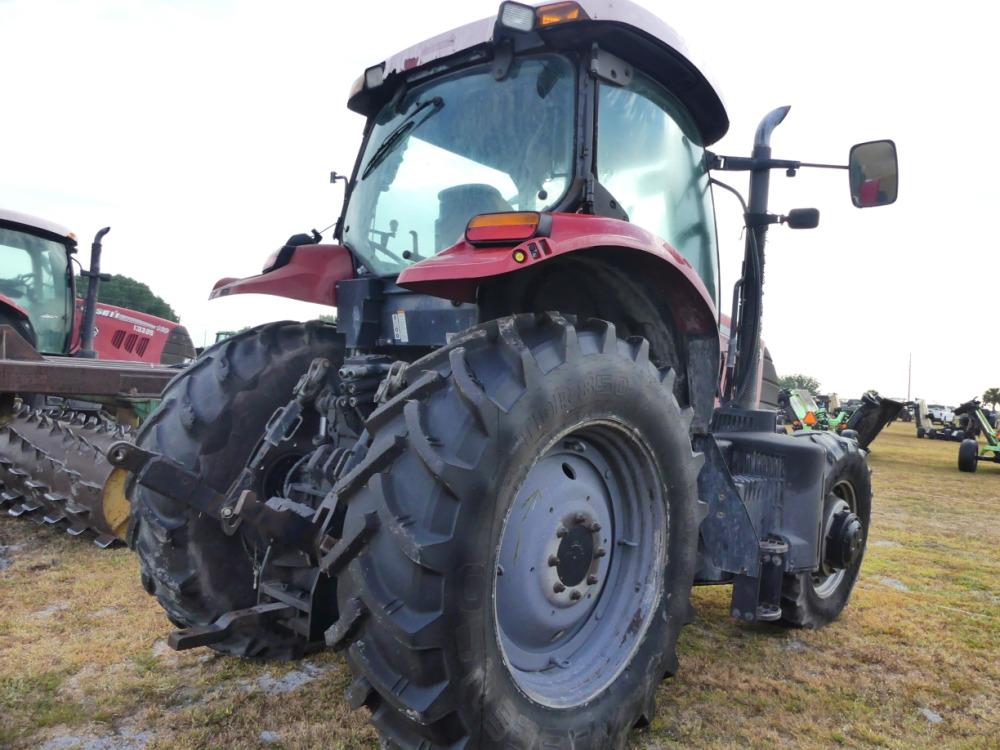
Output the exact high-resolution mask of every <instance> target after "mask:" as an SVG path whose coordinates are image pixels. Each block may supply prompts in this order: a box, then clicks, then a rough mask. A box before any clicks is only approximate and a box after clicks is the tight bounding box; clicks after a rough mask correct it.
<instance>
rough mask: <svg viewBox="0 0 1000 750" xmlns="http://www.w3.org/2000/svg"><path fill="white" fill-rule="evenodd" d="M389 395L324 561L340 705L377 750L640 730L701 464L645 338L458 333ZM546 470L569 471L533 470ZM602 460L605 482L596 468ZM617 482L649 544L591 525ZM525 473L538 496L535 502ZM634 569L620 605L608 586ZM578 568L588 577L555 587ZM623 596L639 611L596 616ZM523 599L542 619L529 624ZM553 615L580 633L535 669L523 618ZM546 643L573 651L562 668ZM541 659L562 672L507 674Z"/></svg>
mask: <svg viewBox="0 0 1000 750" xmlns="http://www.w3.org/2000/svg"><path fill="white" fill-rule="evenodd" d="M407 382H408V383H409V386H408V388H407V389H406V390H405V391H404V392H402V393H401V394H399V395H398V396H397V397H395V398H394V399H393V400H392V401H390V402H389V403H388V404H386V405H384V406H382V407H380V408H379V409H378V410H377V411H376V412H375V413H374V414H373V415H372V416H371V417H370V418H369V420H368V423H367V429H368V431H369V434H370V439H371V442H370V448H369V450H368V454H367V457H366V458H365V459H364V460H362V462H361V463H360V465H359V466H358V467H357V468H356V469H355V472H352V473H358V474H359V477H358V478H357V479H356V480H353V481H351V482H349V483H348V485H347V486H346V487H343V488H341V489H340V490H339V492H340V493H341V494H340V495H339V497H338V501H337V505H338V509H339V508H340V507H342V505H346V511H345V512H346V516H345V520H344V525H343V535H342V540H341V542H339V543H338V546H341V547H342V548H343V549H344V550H345V555H347V556H348V558H349V559H348V560H347V563H346V567H343V568H340V573H339V578H338V601H339V611H340V613H341V618H340V621H339V622H338V623H337V624H336V625H335V626H334V627H333V628H331V630H330V631H329V632H328V633H327V640H328V643H330V644H331V645H333V646H335V647H339V648H346V650H347V659H348V663H349V664H350V667H351V670H352V672H353V674H354V677H355V679H354V682H353V684H352V685H351V687H350V689H349V690H348V699H349V700H350V702H351V704H352V705H354V706H355V707H359V706H361V705H365V706H367V707H368V708H369V709H370V710H371V712H372V722H373V723H374V725H375V727H376V728H377V730H378V732H379V735H380V736H381V738H382V740H383V742H384V743H386V744H385V746H386V747H399V748H418V747H419V748H425V749H426V750H434V749H439V748H458V747H467V748H473V747H474V748H483V749H490V748H501V747H502V748H515V747H516V748H527V747H546V748H554V749H556V748H567V749H568V748H574V749H575V750H610V749H611V748H621V747H623V746H624V744H625V741H626V739H625V738H626V736H627V734H628V732H629V730H630V729H631V728H632V727H633V726H635V725H636V724H637V723H641V722H648V721H650V720H651V719H652V714H653V707H654V700H655V697H654V693H655V690H656V686H657V685H658V684H659V682H660V680H661V679H662V678H663V677H664V676H665V675H667V674H671V673H673V672H674V671H675V670H676V667H677V661H676V654H675V644H676V641H677V636H678V634H679V632H680V629H681V627H682V626H683V625H684V624H685V623H686V622H687V621H688V620H689V619H690V617H691V605H690V602H689V594H690V590H691V586H692V583H693V579H694V573H695V561H696V544H697V538H698V525H699V523H700V520H701V518H702V516H703V515H704V510H703V509H704V506H703V504H702V503H700V502H699V501H698V499H697V487H696V480H697V474H698V470H699V467H700V465H701V459H700V458H699V457H698V456H697V455H695V454H693V453H692V451H691V441H690V437H689V433H688V426H689V424H690V419H691V412H690V410H681V409H680V408H679V406H678V405H677V401H676V399H675V398H674V395H673V391H672V385H673V376H672V374H670V373H669V371H668V372H667V373H665V374H663V375H661V373H659V372H658V371H657V369H656V368H655V367H654V366H653V365H652V364H651V363H650V362H649V360H648V344H647V343H646V342H645V341H644V340H642V339H630V340H629V341H627V342H626V341H622V340H620V339H618V338H617V336H616V334H615V329H614V326H612V325H611V324H609V323H606V322H604V321H597V320H591V321H588V322H587V323H585V324H582V325H580V326H579V327H576V326H574V325H572V324H570V323H569V322H567V321H566V320H564V319H563V318H562V317H560V316H558V315H556V314H546V315H544V316H534V315H518V316H516V317H513V318H503V319H500V320H498V321H493V322H491V323H487V324H485V325H482V326H479V327H477V328H474V329H471V330H470V331H468V332H466V333H464V334H462V335H460V336H459V337H458V338H456V339H455V340H454V341H452V342H451V343H450V344H449V345H448V346H446V347H444V348H443V349H440V350H438V351H436V352H434V353H432V354H430V355H429V356H427V357H425V358H424V359H422V360H420V361H418V362H416V363H414V364H413V365H411V366H410V368H409V369H408V371H407ZM626 446H632V447H633V448H635V450H641V451H643V452H642V454H641V455H643V456H645V460H644V461H643V462H635V461H632V460H631V459H630V458H629V456H631V455H639V454H632V453H629V450H630V449H628V448H626ZM647 449H648V450H647ZM554 452H555V453H559V454H560V456H562V454H565V456H564V457H559V458H557V459H556V462H555V463H550V464H546V462H548V461H550V459H551V458H552V456H554V455H555V453H554ZM600 460H606V461H607V463H606V466H607V467H608V468H607V471H606V472H601V471H599V470H598V471H595V470H594V469H595V467H596V466H598V461H600ZM560 462H561V463H562V468H561V469H560V468H559V467H560ZM553 466H554V467H555V471H549V469H551V467H553ZM366 467H370V468H366ZM543 467H547V468H545V471H547V472H548V473H547V474H545V471H543ZM539 472H541V474H539ZM619 472H624V473H625V474H627V475H628V476H630V477H633V479H634V481H633V483H631V484H629V483H628V482H625V483H623V484H622V485H620V489H621V492H622V493H623V495H622V497H626V498H627V499H629V500H628V502H630V503H633V504H632V505H629V506H628V507H640V506H642V507H644V508H656V509H658V511H657V512H658V513H659V514H660V516H658V517H659V518H661V519H662V522H661V523H660V528H657V527H656V522H655V520H654V521H652V522H650V523H647V524H646V525H643V521H642V520H641V517H640V516H639V515H635V516H630V515H629V514H628V513H627V512H625V511H622V512H621V515H617V511H616V512H615V513H616V514H615V515H613V516H612V518H611V519H610V522H609V523H607V524H595V522H594V521H593V520H590V521H589V522H588V521H587V519H589V516H588V514H589V513H592V512H593V513H595V514H598V515H597V516H595V518H597V517H600V513H599V511H600V508H601V507H603V506H602V505H601V503H602V502H603V500H604V497H605V496H604V495H602V494H601V491H600V490H599V489H598V490H597V491H594V490H593V488H600V487H605V488H608V487H612V486H613V481H612V477H614V478H615V481H617V477H618V473H619ZM630 472H631V473H630ZM542 474H544V475H545V476H547V477H548V479H549V480H550V481H548V482H547V483H546V481H543V480H539V482H540V483H539V484H537V485H536V484H535V483H534V481H533V480H532V477H536V478H537V477H540V476H542ZM640 476H641V477H645V478H646V479H640V478H639V477H640ZM602 477H603V479H602ZM647 479H648V480H649V481H650V483H649V484H645V483H644V482H646V481H647ZM605 480H606V481H605ZM664 480H665V481H664ZM647 493H648V495H647ZM592 501H593V502H592ZM608 507H617V506H614V503H612V504H611V505H610V506H608ZM622 507H624V506H622ZM547 511H548V512H547ZM581 518H584V520H582V521H581V520H580V519H581ZM567 519H572V521H569V520H567ZM629 519H631V522H630V521H629ZM560 523H561V524H563V526H562V527H561V528H562V531H561V533H560V527H559V526H558V524H560ZM550 524H555V525H553V526H552V528H551V529H550V528H549V525H550ZM573 524H580V526H579V529H580V533H579V534H577V536H580V539H579V540H577V539H576V537H575V536H574V534H576V532H577V527H576V526H574V525H573ZM566 526H569V527H570V528H569V529H567V528H566ZM512 529H513V530H512ZM539 529H542V530H543V531H544V533H535V532H536V531H539ZM552 529H555V532H554V533H553V534H549V533H548V532H549V531H551V530H552ZM626 533H628V534H629V535H631V536H632V538H626V537H625V534H626ZM511 534H514V535H515V536H511ZM616 534H618V535H619V536H618V538H617V539H616V538H615V537H616ZM550 536H551V537H552V538H551V539H550V538H549V537H550ZM560 539H562V540H563V541H562V542H560V541H559V540H560ZM616 541H617V544H616V543H615V542H616ZM509 544H510V545H512V546H508V545H509ZM564 544H567V545H568V546H567V547H566V550H563V545H564ZM547 545H551V549H550V548H549V547H548V546H547ZM577 545H579V546H577ZM597 545H601V547H604V548H606V549H605V552H604V553H600V549H599V548H598V547H597ZM643 549H646V550H651V551H643ZM511 550H513V552H511ZM581 550H583V552H581ZM554 553H558V555H561V556H562V557H561V558H559V560H560V561H559V562H554V561H553V559H554V558H555V554H554ZM508 554H511V555H512V556H511V557H508V556H507V555H508ZM547 555H550V557H549V558H548V562H547V563H546V559H547V557H546V556H547ZM644 555H646V556H648V561H649V564H648V566H647V567H645V568H642V569H641V570H637V571H633V576H634V577H631V578H629V579H628V580H629V581H630V584H629V585H628V586H625V585H623V584H624V580H619V579H618V578H616V577H615V575H617V574H613V573H612V571H621V570H632V567H631V566H633V562H631V561H634V560H641V559H647V558H646V557H643V556H644ZM536 560H538V561H537V562H536ZM581 560H582V561H583V562H584V563H586V564H589V565H590V567H586V565H583V566H582V567H580V569H579V570H575V569H574V570H570V569H569V567H567V569H566V570H564V569H563V566H564V564H566V563H572V564H573V565H575V564H576V563H577V562H580V561H581ZM529 565H530V566H531V567H529ZM602 566H604V567H603V568H602ZM602 570H603V571H604V572H603V573H602ZM590 575H593V576H594V578H595V583H594V584H591V583H590ZM551 576H558V578H559V581H558V582H562V581H564V580H565V584H566V588H565V589H563V590H559V587H558V586H555V585H554V584H553V583H552V580H555V579H552V580H550V577H551ZM603 576H606V577H603ZM508 581H509V582H512V584H513V589H512V588H511V585H512V584H511V583H507V584H506V585H505V583H506V582H508ZM632 581H645V582H646V583H645V584H643V585H640V584H638V583H636V584H634V588H633V585H632V584H631V582H632ZM584 584H586V585H591V586H592V588H590V589H587V588H586V586H585V585H584ZM605 584H606V585H605ZM520 587H523V601H522V597H518V596H516V595H515V594H516V593H517V591H520V590H521V588H520ZM574 587H577V588H574ZM577 589H580V592H579V593H580V596H577V597H575V598H570V597H569V595H570V594H572V593H573V591H576V590H577ZM633 592H638V593H633ZM562 596H565V597H566V599H567V600H566V601H565V602H563V601H562V600H559V601H556V599H558V597H562ZM593 597H596V598H593ZM631 597H635V598H636V602H638V604H637V605H636V606H635V607H625V606H624V604H623V605H622V606H621V607H620V608H613V607H611V606H610V605H606V604H605V603H604V602H605V600H606V601H609V602H610V601H615V602H618V601H619V600H620V601H622V602H626V601H630V600H631ZM541 599H546V600H550V599H551V600H552V601H553V603H552V604H551V605H546V606H545V607H535V606H534V603H535V602H536V601H540V600H541ZM504 602H506V604H503V605H502V606H501V604H502V603H504ZM573 602H576V604H574V603H573ZM588 602H592V603H588ZM550 606H551V610H552V612H551V616H552V617H555V616H556V614H557V611H558V614H559V616H560V617H561V616H562V615H563V614H564V613H570V614H571V615H572V616H574V617H578V618H579V619H578V620H575V621H574V622H575V624H573V625H571V626H570V627H567V628H565V629H559V630H557V632H555V634H554V635H553V637H552V640H551V641H549V642H547V643H545V644H543V645H542V646H540V647H539V649H538V651H537V652H534V651H533V652H528V651H525V650H522V646H524V643H522V640H520V639H521V638H527V639H528V640H530V639H531V638H532V633H533V632H534V629H533V628H532V627H528V628H520V627H519V626H520V624H521V623H520V618H521V617H524V618H538V617H541V618H542V619H543V620H545V619H546V618H548V617H549V616H550V613H549V607H550ZM602 606H607V609H605V610H604V612H605V617H604V618H594V617H593V616H592V615H593V613H594V612H599V611H601V607H602ZM573 607H580V608H581V609H576V610H574V609H573ZM570 619H572V618H570ZM532 622H534V620H532ZM550 624H551V621H547V622H546V623H545V625H546V626H548V625H550ZM557 627H559V628H561V626H557ZM591 627H592V628H593V630H589V631H586V630H585V629H586V628H591ZM605 628H606V629H605ZM525 633H527V635H525ZM584 633H586V634H587V635H588V637H587V638H583V639H580V640H578V639H577V636H578V635H580V634H584ZM552 644H555V645H552ZM564 646H565V647H566V648H567V649H574V648H575V649H576V650H570V651H569V652H568V653H569V655H566V656H565V659H563V658H562V657H560V656H558V654H559V650H560V648H562V647H564ZM597 647H600V648H601V649H603V653H604V654H606V658H597V657H596V656H595V654H596V653H597V652H596V651H595V650H594V649H596V648H597ZM539 655H541V656H545V655H550V656H551V657H552V658H553V660H554V661H555V662H556V663H558V664H559V665H560V666H558V667H556V668H554V669H553V668H546V669H539V668H535V667H528V666H526V665H525V664H523V663H522V662H521V660H522V659H525V658H527V659H528V660H529V661H530V660H532V659H534V658H536V657H539ZM578 656H579V658H578V659H577V660H576V661H574V659H576V657H578ZM605 665H612V667H614V668H610V669H604V666H605ZM602 670H603V671H602ZM580 675H583V676H585V677H588V676H589V677H590V681H589V682H588V681H587V680H586V679H585V678H584V679H578V677H580ZM560 680H561V682H560ZM557 683H558V684H557ZM529 696H530V697H529Z"/></svg>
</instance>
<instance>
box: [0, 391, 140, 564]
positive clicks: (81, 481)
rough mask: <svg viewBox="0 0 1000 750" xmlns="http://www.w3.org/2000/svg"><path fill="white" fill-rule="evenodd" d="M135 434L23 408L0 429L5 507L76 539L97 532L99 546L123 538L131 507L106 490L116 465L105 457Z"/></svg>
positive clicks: (1, 502)
mask: <svg viewBox="0 0 1000 750" xmlns="http://www.w3.org/2000/svg"><path fill="white" fill-rule="evenodd" d="M130 432H131V431H130V429H129V428H127V427H124V426H122V425H119V424H117V423H115V422H113V421H111V420H109V419H106V418H104V417H100V416H93V415H92V416H87V415H85V414H82V413H73V412H54V411H49V412H43V411H38V410H31V409H30V408H28V407H27V406H22V407H21V408H20V409H19V410H18V411H17V412H16V413H15V415H14V416H13V417H12V418H11V420H10V421H9V422H8V423H7V424H5V425H3V426H0V485H2V492H0V508H3V509H6V510H7V513H8V514H10V515H12V516H28V517H31V518H33V519H34V520H36V521H38V522H39V523H49V524H58V525H61V526H64V527H65V529H66V531H67V533H69V534H72V535H73V536H79V535H90V534H92V535H93V537H94V543H95V544H97V545H98V546H99V547H109V546H111V545H113V544H114V543H115V542H117V541H120V540H122V539H123V538H124V535H125V529H126V526H127V524H128V506H127V505H125V506H122V505H121V504H120V503H119V502H116V501H114V499H113V498H116V497H120V493H108V492H107V491H106V486H105V485H106V482H107V480H108V477H109V475H110V474H111V471H112V467H111V465H110V464H109V463H108V461H107V458H106V457H105V454H106V451H107V449H108V447H109V446H110V445H111V444H112V443H115V442H117V441H120V440H123V439H126V440H127V439H129V438H130ZM106 497H107V498H108V500H107V502H106Z"/></svg>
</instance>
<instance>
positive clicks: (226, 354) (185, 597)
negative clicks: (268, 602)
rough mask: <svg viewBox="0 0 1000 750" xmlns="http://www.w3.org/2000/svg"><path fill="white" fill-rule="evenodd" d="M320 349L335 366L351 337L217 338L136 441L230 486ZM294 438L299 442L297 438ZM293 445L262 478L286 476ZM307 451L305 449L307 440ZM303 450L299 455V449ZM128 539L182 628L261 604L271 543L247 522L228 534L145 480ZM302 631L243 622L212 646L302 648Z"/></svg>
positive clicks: (321, 327)
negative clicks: (262, 568)
mask: <svg viewBox="0 0 1000 750" xmlns="http://www.w3.org/2000/svg"><path fill="white" fill-rule="evenodd" d="M315 357H326V358H328V359H330V360H331V362H332V363H333V367H332V369H333V370H334V371H336V369H337V367H339V365H340V363H341V361H342V360H343V339H342V337H341V336H340V335H339V334H338V333H337V331H336V329H335V328H334V327H333V326H330V325H327V324H325V323H318V322H315V323H305V324H302V323H291V322H282V323H270V324H268V325H264V326H261V327H259V328H254V329H251V330H249V331H246V332H244V333H240V334H238V335H236V336H234V337H232V338H230V339H227V340H226V341H224V342H221V343H219V344H217V345H216V346H213V347H211V348H210V349H208V350H206V351H205V352H203V353H202V355H201V356H200V357H199V358H198V359H197V360H196V361H195V362H194V363H193V364H192V365H191V366H190V367H188V368H187V369H186V370H184V371H183V372H182V373H181V374H179V375H178V376H177V377H176V378H174V379H173V380H172V381H171V382H170V384H169V385H168V386H167V388H166V390H165V391H164V393H163V400H162V402H161V403H160V406H159V408H158V409H157V410H156V411H155V412H154V413H153V415H152V416H151V417H150V418H149V419H148V420H147V421H146V422H145V424H143V426H142V429H141V430H140V431H139V434H138V436H137V438H136V444H137V445H138V447H140V448H142V449H143V450H147V451H151V452H155V453H159V454H162V455H164V456H166V457H168V458H170V459H172V460H174V461H176V462H177V463H179V464H181V465H182V466H184V467H185V468H187V469H189V470H191V471H194V472H196V473H197V474H198V475H199V477H200V478H201V480H202V481H203V482H204V483H206V484H207V485H209V486H210V487H212V488H213V489H215V490H216V491H218V492H226V491H227V490H228V489H229V487H230V485H231V484H232V482H233V481H234V480H235V479H236V477H237V476H238V475H239V473H240V472H241V471H242V469H243V467H244V466H245V465H246V463H247V460H248V459H249V458H250V455H251V453H252V451H253V450H254V449H255V448H256V447H257V445H258V443H259V442H260V440H261V438H262V437H263V434H264V428H265V426H266V424H267V422H268V419H269V418H270V417H271V415H272V414H273V413H274V411H275V410H276V409H277V408H279V407H281V406H284V405H285V404H286V403H288V401H289V400H290V399H291V397H292V389H293V388H294V386H295V384H296V382H297V381H298V379H299V377H301V375H302V374H303V373H304V372H306V370H307V369H308V368H309V363H310V362H311V361H312V360H313V359H314V358H315ZM293 442H294V441H293ZM295 450H296V447H295V445H292V444H289V445H287V446H285V451H287V452H282V453H279V454H278V455H277V456H276V460H275V462H274V463H269V464H268V465H267V466H266V467H265V472H264V473H263V475H262V476H261V483H262V487H270V486H271V485H272V484H274V483H280V479H281V477H280V476H278V474H280V472H281V470H282V467H287V466H288V465H289V463H290V462H291V461H292V460H294V458H297V457H298V456H297V455H296V454H295V453H294V451H295ZM303 450H304V449H303ZM298 455H301V453H300V454H298ZM129 499H130V500H131V502H132V513H131V518H130V522H129V523H130V526H129V534H128V541H129V546H131V547H132V548H133V549H134V550H135V551H136V552H137V553H138V556H139V564H140V575H141V580H142V584H143V587H144V588H145V589H146V591H147V592H148V593H150V594H152V595H155V596H156V598H157V600H158V601H159V603H160V605H161V606H162V607H163V609H164V610H165V611H166V613H167V616H168V617H169V618H170V621H171V622H173V623H174V624H175V625H177V626H179V627H185V628H186V627H194V626H200V625H209V624H211V623H212V622H214V621H215V620H216V619H217V618H218V617H219V616H221V615H223V614H225V613H226V612H229V611H232V610H236V609H244V608H246V607H251V606H253V605H254V604H256V603H257V594H256V591H255V589H254V576H255V570H254V566H255V564H259V561H260V559H261V558H262V557H263V553H264V550H263V549H256V548H255V546H254V543H253V540H251V539H249V538H248V537H247V536H244V532H243V531H242V530H240V531H237V532H236V533H235V534H233V535H231V536H230V535H227V534H226V533H225V532H224V531H223V529H222V526H221V524H220V523H219V522H218V521H216V520H215V519H213V518H211V517H209V516H207V515H204V514H202V513H199V512H198V511H197V510H195V509H194V508H193V507H192V506H190V505H187V504H186V503H184V502H181V501H178V500H173V499H171V498H168V497H165V496H163V495H160V494H157V493H155V492H152V491H151V490H149V489H147V488H145V487H142V486H133V487H132V488H130V492H129ZM302 645H303V643H302V639H300V638H297V637H295V636H293V635H292V634H291V633H290V632H289V631H287V630H281V631H280V632H279V631H278V630H257V629H249V630H245V631H239V632H236V633H234V634H233V635H232V636H230V637H229V638H228V639H227V640H225V641H222V642H220V643H216V644H213V645H212V646H211V648H213V649H215V650H217V651H221V652H223V653H227V654H235V655H238V656H259V657H265V656H266V657H269V658H276V659H286V658H294V657H297V656H299V655H300V650H301V647H302Z"/></svg>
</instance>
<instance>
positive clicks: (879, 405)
mask: <svg viewBox="0 0 1000 750" xmlns="http://www.w3.org/2000/svg"><path fill="white" fill-rule="evenodd" d="M823 402H825V405H824V403H823ZM823 402H820V400H819V399H818V398H815V397H813V395H812V394H811V393H810V392H809V391H807V390H805V389H804V388H793V389H791V390H782V391H781V392H780V393H779V394H778V405H779V407H780V408H781V410H782V411H783V412H784V416H785V424H788V425H791V427H792V429H793V430H805V431H807V432H808V431H812V430H829V431H832V432H836V433H838V434H840V435H843V436H844V437H847V438H851V439H853V440H856V441H857V442H858V445H859V446H860V447H862V448H867V447H868V446H869V445H871V443H872V441H873V440H874V439H875V438H876V437H878V434H879V433H880V432H881V431H882V430H883V429H884V428H885V427H886V425H888V424H889V423H890V422H892V421H893V420H895V419H896V417H897V415H898V414H899V412H900V411H901V410H902V409H903V404H901V403H900V402H899V401H894V400H893V399H891V398H883V397H882V396H879V395H878V392H877V391H866V392H865V394H864V395H863V396H862V397H861V398H860V399H858V401H857V406H856V407H855V408H843V407H841V406H840V405H839V403H838V402H837V399H836V397H833V398H832V399H831V398H830V397H824V399H823Z"/></svg>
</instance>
